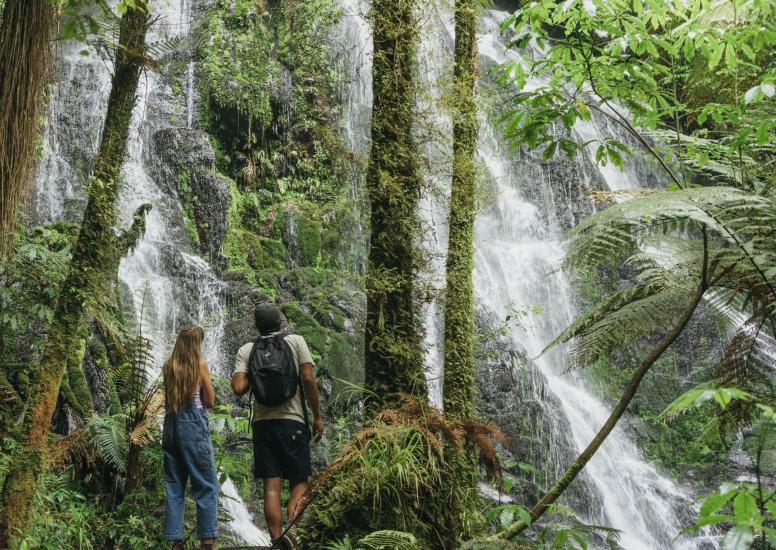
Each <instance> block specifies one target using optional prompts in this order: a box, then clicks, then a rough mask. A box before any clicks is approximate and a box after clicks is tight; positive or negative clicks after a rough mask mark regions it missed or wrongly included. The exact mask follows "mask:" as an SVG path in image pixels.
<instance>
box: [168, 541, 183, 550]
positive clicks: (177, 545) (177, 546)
mask: <svg viewBox="0 0 776 550" xmlns="http://www.w3.org/2000/svg"><path fill="white" fill-rule="evenodd" d="M171 548H172V550H184V546H183V541H182V540H174V541H172V547H171Z"/></svg>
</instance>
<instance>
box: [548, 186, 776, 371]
mask: <svg viewBox="0 0 776 550" xmlns="http://www.w3.org/2000/svg"><path fill="white" fill-rule="evenodd" d="M569 236H570V237H571V242H570V244H569V247H568V252H567V255H566V258H565V260H564V263H563V267H564V269H566V270H569V271H572V272H574V271H580V272H588V273H591V272H592V273H595V270H596V269H598V267H599V266H600V265H602V264H603V265H606V264H609V265H612V264H613V265H629V266H631V267H633V268H635V270H636V276H635V281H634V284H633V285H632V286H630V287H628V288H626V289H623V290H620V291H618V292H616V293H614V294H613V295H611V296H609V297H608V298H606V299H604V300H602V301H600V302H599V303H597V304H595V305H594V306H592V307H591V308H590V309H589V310H588V311H586V312H585V313H584V314H582V315H581V316H580V317H579V318H578V319H577V320H576V321H574V323H572V324H571V326H569V327H568V328H567V329H566V330H564V331H563V332H562V333H561V334H560V335H559V336H558V337H557V338H556V339H555V340H554V341H553V342H552V343H551V344H550V346H554V345H557V344H559V343H561V342H567V341H572V340H573V345H572V350H571V356H572V359H573V360H574V362H575V363H576V364H580V365H585V364H590V363H592V362H595V361H596V360H598V359H600V358H601V357H603V356H604V355H606V354H608V353H610V352H611V351H612V350H613V349H614V348H615V347H617V346H620V345H623V344H626V343H628V342H632V341H634V340H636V339H638V338H643V337H644V336H647V335H649V334H652V333H655V332H657V331H659V330H660V329H662V328H664V327H665V326H667V324H668V323H669V322H670V321H671V320H672V319H674V318H676V316H677V315H678V314H679V313H680V311H681V310H682V308H683V306H684V305H685V304H686V303H687V301H688V300H689V299H690V296H691V294H692V292H693V289H694V288H697V287H698V285H700V284H701V283H702V281H703V284H705V285H706V287H707V288H708V289H709V290H710V291H712V292H716V293H720V292H721V293H724V294H725V295H726V296H727V297H728V299H729V300H731V301H734V302H735V309H736V311H739V312H741V315H743V318H744V319H746V323H742V322H737V324H736V326H737V327H738V326H740V328H739V332H738V333H737V334H736V336H735V337H734V338H733V339H732V340H731V343H730V346H729V348H728V352H727V353H726V354H725V359H724V360H723V363H722V369H723V370H724V371H725V372H727V373H728V375H732V374H733V373H739V374H741V373H747V374H751V375H753V376H754V377H755V378H756V379H758V380H763V379H764V377H765V376H766V374H765V372H764V371H762V370H756V368H755V367H756V366H757V365H760V366H763V365H765V364H766V363H767V362H768V361H771V362H772V360H773V351H772V350H771V349H770V348H768V349H767V350H766V351H763V349H760V348H762V346H763V342H764V340H763V338H762V337H761V336H759V335H754V333H761V332H762V330H763V328H765V329H766V330H768V331H769V332H771V333H772V334H770V337H774V336H776V334H774V333H773V332H774V331H776V328H774V324H775V323H776V319H774V313H776V206H775V205H774V203H773V201H772V200H771V199H770V198H769V197H767V196H763V195H760V194H756V193H751V192H746V191H741V190H738V189H733V188H729V187H701V188H694V189H683V190H679V191H651V192H647V193H644V194H638V195H635V196H633V198H631V199H630V200H625V201H623V202H621V203H617V204H614V205H612V206H609V207H607V208H605V209H603V210H601V211H600V212H597V213H596V214H594V215H592V216H590V217H589V218H588V219H587V220H585V221H583V222H582V223H581V224H579V225H578V226H577V227H576V228H575V229H573V230H572V231H571V232H570V233H569ZM754 327H758V328H757V329H755V328H754ZM771 339H772V338H771ZM768 345H769V346H770V345H771V344H768ZM550 346H548V347H550ZM766 347H767V346H766ZM758 349H759V351H758ZM759 368H760V367H757V369H759Z"/></svg>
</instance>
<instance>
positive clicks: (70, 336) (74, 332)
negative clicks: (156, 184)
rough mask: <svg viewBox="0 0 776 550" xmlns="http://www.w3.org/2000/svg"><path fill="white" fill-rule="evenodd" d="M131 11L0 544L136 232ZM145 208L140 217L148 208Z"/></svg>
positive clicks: (142, 22) (140, 45)
mask: <svg viewBox="0 0 776 550" xmlns="http://www.w3.org/2000/svg"><path fill="white" fill-rule="evenodd" d="M137 5H138V9H130V10H128V11H127V12H126V13H125V14H124V15H123V16H122V18H121V22H120V31H119V44H118V47H117V50H116V55H115V60H116V62H115V67H114V74H113V79H112V82H111V91H110V96H109V97H108V110H107V114H106V117H105V125H104V127H103V134H102V140H101V142H100V147H99V149H98V152H97V157H96V159H95V164H94V172H93V177H92V181H91V183H90V185H89V199H88V202H87V205H86V210H85V212H84V219H83V222H82V224H81V229H80V231H79V234H78V239H77V241H76V244H75V246H74V248H73V256H72V259H71V262H70V267H69V272H68V275H67V278H66V279H65V282H64V283H63V285H62V288H61V291H60V295H59V299H58V301H57V306H56V309H55V312H54V320H53V322H52V325H51V329H50V332H49V337H48V341H47V344H46V349H45V351H44V353H43V358H42V360H41V364H40V366H39V367H38V369H36V371H35V372H33V373H31V374H32V380H31V386H30V387H31V391H30V396H31V397H30V400H31V401H30V404H29V410H28V411H27V414H26V415H25V418H24V433H25V434H26V435H25V439H24V441H23V442H22V444H21V445H20V448H19V451H18V453H17V456H16V457H14V461H13V469H12V471H11V472H10V473H9V475H8V477H7V478H6V482H5V487H4V488H3V497H4V498H3V501H2V507H1V508H2V515H0V520H1V521H0V530H2V532H0V547H4V545H5V544H7V543H9V542H11V543H13V541H14V540H15V539H17V538H18V537H19V536H20V534H21V533H22V532H23V530H24V527H25V525H26V522H27V520H28V519H29V511H30V504H31V501H32V497H33V494H34V492H35V487H36V483H37V477H38V475H39V473H40V471H41V469H42V467H43V457H44V454H45V449H46V436H47V433H48V430H49V425H50V423H51V418H52V415H53V413H54V408H55V406H56V403H57V397H58V395H59V389H60V384H61V382H62V378H63V376H64V374H65V369H66V367H67V364H68V359H69V358H72V357H73V356H74V354H75V353H77V350H75V347H76V346H78V345H79V338H78V331H79V328H80V327H81V321H82V318H83V314H84V306H85V304H87V303H88V302H89V301H90V300H95V296H96V295H97V294H98V293H101V292H104V291H105V290H106V289H105V285H108V284H109V283H110V281H112V280H113V277H112V271H113V270H114V269H115V267H114V266H115V265H116V261H117V258H118V257H120V256H121V255H123V254H124V253H126V247H127V245H128V244H132V242H131V241H132V238H131V237H137V235H138V233H139V231H138V227H139V226H141V225H142V220H138V218H137V216H136V219H135V224H134V225H133V227H132V228H130V230H129V231H128V232H127V233H126V234H125V235H121V236H118V237H117V236H116V235H115V233H114V225H115V223H116V208H115V202H116V198H117V195H118V189H119V175H120V172H121V164H122V160H123V158H124V153H125V151H126V144H127V137H128V135H129V126H130V122H131V119H132V110H133V107H134V104H135V94H136V92H137V85H138V81H139V79H140V71H141V68H142V66H143V63H144V60H145V35H146V31H147V28H148V13H147V6H146V3H145V2H144V1H143V0H140V1H138V2H137ZM145 210H146V207H144V208H142V209H141V211H140V214H141V216H142V213H144V212H145Z"/></svg>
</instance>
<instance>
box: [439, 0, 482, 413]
mask: <svg viewBox="0 0 776 550" xmlns="http://www.w3.org/2000/svg"><path fill="white" fill-rule="evenodd" d="M476 9H477V2H476V1H475V0H457V1H456V3H455V69H454V79H453V81H454V86H455V88H454V90H453V105H454V112H453V183H452V192H451V196H450V234H449V245H448V252H447V266H446V279H447V280H446V287H445V288H446V290H445V348H444V357H445V365H444V386H443V400H444V407H445V413H446V414H447V415H448V416H449V417H451V418H457V419H463V418H471V417H472V416H473V415H474V389H475V382H474V333H475V330H474V286H473V281H472V270H473V269H474V257H473V255H474V245H473V239H474V218H475V214H476V198H475V197H476V169H475V162H474V154H475V151H476V148H477V131H478V125H477V105H476V103H475V100H474V93H475V82H476V78H477V11H476Z"/></svg>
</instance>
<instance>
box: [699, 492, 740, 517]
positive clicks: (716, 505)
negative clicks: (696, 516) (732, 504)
mask: <svg viewBox="0 0 776 550" xmlns="http://www.w3.org/2000/svg"><path fill="white" fill-rule="evenodd" d="M735 494H736V491H727V492H725V493H714V494H712V495H709V496H708V497H706V500H704V501H703V504H701V511H700V517H701V518H704V517H706V516H710V515H711V514H714V513H715V512H717V511H718V510H720V509H721V508H722V507H723V506H725V504H727V503H728V502H729V501H730V499H731V498H733V497H734V496H735Z"/></svg>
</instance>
